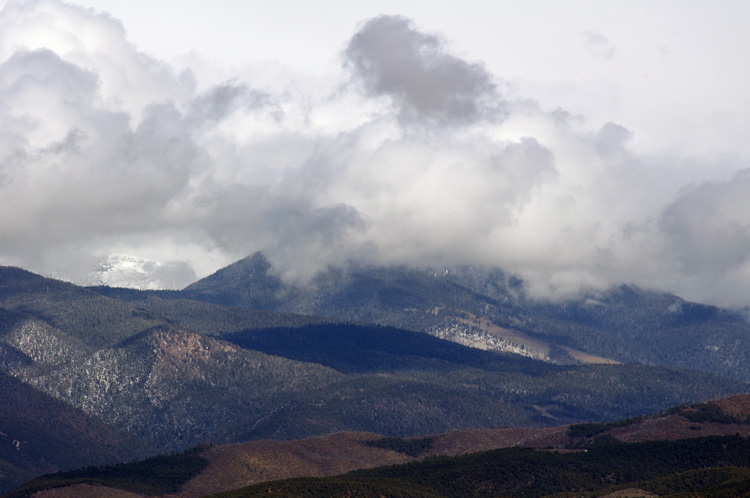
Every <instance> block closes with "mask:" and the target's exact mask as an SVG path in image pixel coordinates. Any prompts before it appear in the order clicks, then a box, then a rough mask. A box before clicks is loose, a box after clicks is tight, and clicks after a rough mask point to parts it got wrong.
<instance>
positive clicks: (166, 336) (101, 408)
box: [0, 253, 750, 492]
mask: <svg viewBox="0 0 750 498" xmlns="http://www.w3.org/2000/svg"><path fill="white" fill-rule="evenodd" d="M748 337H749V335H748V325H747V324H746V323H745V322H744V320H743V318H742V316H741V315H740V314H738V313H735V312H732V311H728V310H722V309H718V308H713V307H709V306H703V305H699V304H695V303H689V302H686V301H684V300H682V299H680V298H678V297H676V296H671V295H668V294H659V293H655V292H647V291H643V290H640V289H636V288H632V287H620V288H617V289H613V290H611V291H608V292H605V293H599V294H596V295H594V294H591V295H587V296H582V297H581V298H580V299H578V300H575V301H568V302H565V303H549V302H538V301H534V300H532V299H529V298H528V297H526V296H525V294H524V292H523V285H522V282H520V281H519V280H518V279H515V278H514V277H512V276H509V275H507V274H505V273H503V272H502V271H500V270H497V269H479V268H450V269H440V270H436V269H430V268H407V267H374V266H364V265H356V264H348V265H345V266H342V267H339V268H330V269H328V270H327V271H325V272H322V273H321V274H319V275H318V276H317V277H316V278H315V279H314V280H313V281H312V282H309V283H306V284H304V285H294V284H290V283H288V282H284V281H283V280H282V279H280V278H279V277H278V276H276V274H275V273H274V270H273V268H272V267H271V265H270V263H269V262H268V260H267V259H266V258H265V257H264V256H263V255H262V254H260V253H258V254H255V255H252V256H250V257H248V258H246V259H244V260H241V261H239V262H237V263H235V264H233V265H230V266H229V267H227V268H224V269H222V270H220V271H218V272H217V273H215V274H214V275H211V276H209V277H207V278H205V279H202V280H200V281H198V282H195V283H194V284H192V285H190V286H188V287H187V288H185V289H184V290H182V291H153V290H152V291H144V290H135V289H125V288H114V287H105V286H96V287H88V288H87V287H81V286H76V285H73V284H70V283H66V282H62V281H59V280H54V279H49V278H44V277H42V276H40V275H36V274H33V273H30V272H28V271H25V270H22V269H19V268H12V267H1V268H0V375H2V377H0V381H2V382H3V383H5V384H4V385H7V386H10V387H8V388H7V389H8V392H18V393H19V394H18V395H17V396H15V397H13V396H8V397H6V398H7V399H4V400H3V404H2V405H0V408H2V412H0V415H1V417H0V423H2V424H3V425H2V426H0V492H3V491H9V490H10V489H12V488H13V487H15V486H18V485H20V484H21V483H23V482H25V481H26V480H28V479H30V478H31V477H33V476H35V475H40V474H42V473H47V472H51V471H55V470H65V471H67V470H72V469H74V468H78V467H83V466H87V465H97V466H98V465H103V464H107V463H115V462H123V461H131V460H133V459H134V458H139V457H148V456H151V455H157V454H160V453H169V452H180V451H184V450H186V449H188V448H191V447H194V446H195V445H199V444H214V445H223V444H229V443H239V442H243V441H253V440H261V439H273V440H278V441H289V440H297V439H299V438H305V437H311V436H325V435H329V434H334V433H338V432H341V431H364V432H368V433H376V434H379V435H381V437H386V438H405V437H416V436H420V437H422V436H426V435H430V434H436V433H443V432H445V431H450V430H456V429H467V430H468V429H489V428H491V427H530V428H545V427H558V426H561V425H565V424H575V423H583V422H607V421H613V420H619V419H626V418H629V417H637V416H639V415H642V414H646V413H653V412H656V411H659V410H664V409H667V408H669V407H671V406H675V405H681V404H685V403H695V402H698V401H704V400H708V399H713V398H717V397H722V396H729V395H731V394H735V393H742V392H747V391H748V384H747V382H748V380H750V367H748V362H747V361H745V360H746V356H747V354H748V351H750V349H748V348H747V347H746V345H748V344H747V341H748V340H749V339H748ZM470 346H471V347H470ZM27 392H28V393H32V394H22V393H27ZM24 397H25V398H28V399H31V400H36V401H34V403H33V404H31V405H29V406H31V408H28V407H24V406H20V405H22V404H23V402H22V401H21V400H22V399H23V398H24ZM29 410H30V411H29ZM24 424H25V425H24ZM29 424H31V425H29ZM33 424H37V425H39V426H44V427H47V428H50V427H52V428H53V429H51V430H49V436H46V435H45V434H46V433H45V432H43V431H41V430H37V429H33V428H32V426H33ZM72 448H75V452H76V455H77V456H76V458H75V459H73V458H69V457H68V456H66V455H68V454H69V453H70V452H71V451H72V450H71V449H72ZM66 452H67V453H66ZM191 458H192V457H191ZM188 460H189V459H188ZM190 461H193V460H190Z"/></svg>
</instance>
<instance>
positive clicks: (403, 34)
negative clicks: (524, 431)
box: [0, 0, 750, 305]
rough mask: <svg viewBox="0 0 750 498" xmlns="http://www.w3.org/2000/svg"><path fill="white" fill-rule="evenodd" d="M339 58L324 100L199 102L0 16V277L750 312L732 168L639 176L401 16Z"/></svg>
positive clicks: (597, 42) (600, 143) (48, 11)
mask: <svg viewBox="0 0 750 498" xmlns="http://www.w3.org/2000/svg"><path fill="white" fill-rule="evenodd" d="M577 33H578V34H579V35H580V33H581V31H580V30H579V31H577ZM594 34H596V33H595V32H593V31H592V32H591V33H590V35H589V39H588V41H589V42H590V43H591V44H592V47H594V48H597V49H598V50H600V52H601V50H603V48H602V47H604V48H607V47H609V46H610V45H608V42H607V41H606V40H605V39H604V35H597V36H601V37H602V38H601V39H600V38H597V37H596V36H594ZM579 41H580V40H579ZM341 48H342V51H341V53H340V54H341V56H342V57H343V60H342V61H341V62H342V66H343V69H342V70H341V73H340V74H338V75H337V77H338V78H339V79H338V81H336V82H334V83H331V84H330V85H329V86H327V87H326V86H324V85H323V86H321V82H322V81H328V80H326V79H322V80H321V79H318V78H313V79H311V83H309V85H308V84H307V83H306V82H305V81H304V79H303V78H302V77H301V76H300V75H297V76H296V77H295V78H296V79H295V81H294V82H293V83H290V84H288V85H287V84H285V85H281V86H279V87H275V86H274V85H273V84H269V82H268V81H264V82H263V84H262V85H260V84H258V85H256V84H255V82H254V80H252V79H251V78H245V77H243V76H242V75H238V76H237V77H236V78H234V79H232V80H228V81H224V82H223V83H221V84H219V85H212V86H209V87H208V88H204V87H202V86H201V83H199V80H201V78H202V76H201V74H198V73H196V72H194V71H192V72H191V71H184V72H181V73H180V74H177V71H175V70H173V69H172V68H171V67H170V66H169V65H167V64H165V63H163V62H160V61H158V60H156V59H155V58H154V57H151V56H148V55H145V54H144V53H142V52H140V51H138V50H136V48H135V47H134V46H133V45H132V44H130V43H129V42H128V40H127V38H126V32H125V28H124V27H123V25H122V24H121V23H119V22H118V21H116V20H115V19H113V18H112V17H110V16H107V15H102V14H98V13H97V12H95V11H93V10H87V9H83V8H79V7H75V6H70V5H66V4H63V3H60V2H57V1H53V0H36V1H33V0H32V1H28V2H25V3H19V4H9V5H7V6H6V7H5V9H4V10H3V11H2V12H0V259H1V260H2V261H3V262H6V263H13V264H19V265H22V266H25V267H28V268H30V269H33V270H37V271H45V272H49V273H55V274H57V275H68V276H70V277H71V278H74V279H75V278H83V276H84V274H85V273H86V272H87V271H88V270H90V268H91V266H92V265H94V264H96V262H98V261H100V260H101V257H102V255H104V256H106V255H109V254H115V253H121V254H133V255H137V256H139V257H142V258H146V259H150V260H157V261H162V262H165V263H168V266H167V267H168V268H171V269H175V270H174V271H175V272H177V273H180V275H182V277H184V276H185V275H188V274H189V273H190V271H189V270H190V269H192V271H194V272H195V273H196V274H197V275H198V276H202V275H205V274H207V273H209V272H211V271H213V270H215V269H217V268H218V267H219V266H222V265H224V264H227V263H229V262H231V261H232V260H234V259H238V258H240V257H243V256H246V255H247V254H249V253H251V252H253V251H256V250H261V249H263V250H266V251H268V254H269V256H270V258H271V260H272V261H273V262H274V263H275V264H276V265H277V266H278V268H279V271H281V273H282V274H283V275H285V276H286V277H288V278H295V279H305V278H307V277H309V276H311V275H312V273H314V271H316V270H317V269H319V268H322V267H324V266H325V265H327V264H332V263H338V262H341V261H345V260H347V259H355V260H357V259H359V260H364V261H369V262H384V263H419V264H423V263H430V264H439V265H450V264H486V265H496V266H499V267H502V268H504V269H507V270H510V271H513V272H516V273H518V274H519V275H520V276H522V277H523V278H525V279H526V281H527V285H528V289H529V291H530V292H532V293H533V295H535V296H540V297H564V296H568V295H571V294H575V293H576V292H577V291H578V290H580V289H581V288H604V287H606V286H608V285H612V284H617V283H621V282H629V283H635V284H640V285H646V286H649V287H658V288H662V289H669V290H672V291H675V292H678V293H682V294H685V295H687V296H688V297H691V298H694V299H700V300H710V301H713V302H717V303H726V304H732V305H746V304H748V303H747V302H745V300H744V299H743V298H742V296H745V295H747V290H750V279H748V277H747V275H749V274H750V270H748V268H750V260H749V259H748V257H747V254H748V250H749V249H750V242H748V241H749V240H750V218H748V217H747V213H750V206H747V201H746V198H750V197H748V196H747V195H746V192H748V188H750V187H749V185H748V174H747V173H746V170H747V169H748V162H747V158H746V157H744V156H743V155H742V152H741V151H740V152H736V153H734V154H730V155H728V156H722V157H721V158H718V156H715V155H712V154H704V155H702V156H695V155H691V156H688V155H680V154H678V153H674V152H672V153H664V152H663V151H662V152H661V153H659V154H644V153H643V152H642V151H641V150H639V148H638V147H637V142H638V131H637V130H636V129H634V128H631V127H630V126H629V125H628V123H624V122H619V121H617V120H616V119H614V118H613V119H612V120H609V121H604V122H603V123H604V124H602V125H595V124H592V122H591V121H587V120H586V116H583V117H581V116H580V115H578V113H577V110H566V109H562V108H555V107H554V106H545V105H543V104H541V103H539V102H537V101H535V100H533V99H531V98H529V97H534V95H527V96H519V95H518V92H517V89H516V90H515V91H510V90H509V88H510V87H508V86H507V85H505V84H504V83H502V81H503V80H502V79H501V78H502V77H503V75H502V74H492V73H491V72H490V70H489V69H488V66H486V65H484V64H482V63H479V62H475V61H469V60H468V59H467V58H466V57H463V56H461V55H457V52H455V51H454V48H453V45H452V43H451V42H449V41H448V40H447V39H446V38H444V37H443V36H442V35H439V34H435V33H431V32H426V31H424V30H422V29H421V28H418V27H416V24H415V23H414V22H413V21H410V20H409V19H406V18H404V17H400V16H390V17H389V16H380V17H376V18H373V19H371V20H370V21H367V22H365V23H363V24H362V25H361V26H360V28H359V29H358V31H357V32H356V33H355V34H354V35H353V36H352V37H351V38H350V39H349V40H346V39H342V40H341ZM620 48H621V44H620V41H619V40H618V51H617V56H616V57H612V60H611V61H607V62H606V63H610V62H612V63H614V62H615V60H617V61H619V60H620V59H621V57H620V55H621V50H620ZM608 53H611V51H610V50H609V49H607V50H605V51H604V52H603V53H600V55H607V54H608ZM622 54H623V57H622V58H626V56H627V53H626V51H625V48H623V50H622ZM210 79H211V78H208V80H210ZM730 152H731V151H730ZM726 157H729V159H728V160H725V158H726ZM185 263H187V264H189V266H190V268H189V269H188V268H187V267H186V266H185V265H184V264H185ZM175 275H176V274H175ZM178 277H179V275H177V276H176V277H175V279H176V280H178V279H179V278H178ZM170 278H171V277H170Z"/></svg>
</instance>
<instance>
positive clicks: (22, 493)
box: [5, 447, 208, 498]
mask: <svg viewBox="0 0 750 498" xmlns="http://www.w3.org/2000/svg"><path fill="white" fill-rule="evenodd" d="M204 449H205V448H203V447H196V448H193V449H191V450H188V451H186V452H183V453H177V454H172V455H163V456H156V457H152V458H148V459H146V460H142V461H139V462H134V463H122V464H118V465H107V466H98V467H87V468H85V469H82V470H74V471H69V472H58V473H57V474H50V475H47V476H43V477H40V478H37V479H34V480H33V481H31V482H29V483H27V484H26V485H24V486H22V487H21V488H18V489H16V490H15V491H13V492H12V493H9V494H7V495H6V496H5V498H25V497H28V496H31V495H32V494H33V493H35V492H37V491H40V490H43V489H51V488H59V487H63V486H70V485H72V484H83V483H85V484H99V485H103V486H108V487H111V488H118V489H123V490H125V491H131V492H133V493H141V494H146V495H157V494H165V493H176V492H177V491H179V490H180V488H181V487H182V485H183V484H185V483H186V482H187V481H188V480H189V479H190V478H191V477H193V476H195V475H196V474H198V473H199V472H200V471H202V470H203V469H204V468H205V467H206V465H208V460H206V459H205V458H203V457H202V456H201V455H200V453H201V451H203V450H204Z"/></svg>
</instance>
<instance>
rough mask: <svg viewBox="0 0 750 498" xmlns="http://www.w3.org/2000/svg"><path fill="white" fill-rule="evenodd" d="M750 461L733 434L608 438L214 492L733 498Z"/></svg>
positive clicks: (749, 474) (746, 478)
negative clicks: (629, 492) (568, 449)
mask: <svg viewBox="0 0 750 498" xmlns="http://www.w3.org/2000/svg"><path fill="white" fill-rule="evenodd" d="M748 466H750V441H748V440H747V439H744V438H740V437H734V436H729V437H706V438H696V439H685V440H680V441H674V442H666V441H656V442H646V443H631V444H623V443H612V442H610V443H606V444H605V443H603V442H602V443H601V444H595V445H592V446H591V447H590V448H589V449H588V450H587V451H581V452H578V453H564V454H562V453H554V452H548V451H535V450H531V449H525V448H506V449H501V450H494V451H489V452H484V453H477V454H473V455H467V456H461V457H452V458H450V457H441V458H433V459H428V460H425V461H422V462H418V463H411V464H405V465H397V466H392V467H383V468H379V469H373V470H363V471H356V472H352V473H350V474H347V475H346V476H340V477H336V478H319V479H294V480H285V481H275V482H268V483H263V484H258V485H255V486H251V487H248V488H245V489H242V490H238V491H235V492H232V493H225V494H219V495H215V496H216V497H217V498H218V497H222V498H225V497H226V498H229V497H231V498H251V497H255V496H258V497H260V496H272V497H277V496H284V497H286V496H300V497H307V496H310V497H312V496H329V497H342V498H343V497H350V496H356V497H361V498H369V497H373V498H374V497H380V496H420V494H421V496H435V497H455V498H462V497H466V498H470V497H494V496H514V497H518V498H536V497H544V496H549V495H555V496H558V497H559V496H578V497H582V496H590V497H594V496H601V495H602V494H604V493H606V492H610V491H614V490H616V489H623V488H626V487H637V488H641V489H645V490H647V491H651V492H658V493H659V494H665V495H671V494H677V493H685V492H690V493H691V494H690V496H729V495H726V494H722V493H726V492H728V490H731V491H733V492H738V491H740V490H741V489H745V488H746V487H747V486H748V483H749V482H750V471H748ZM395 490H398V491H395ZM389 493H390V494H389ZM398 493H402V494H398ZM717 493H718V494H717ZM734 496H742V495H741V494H740V495H734Z"/></svg>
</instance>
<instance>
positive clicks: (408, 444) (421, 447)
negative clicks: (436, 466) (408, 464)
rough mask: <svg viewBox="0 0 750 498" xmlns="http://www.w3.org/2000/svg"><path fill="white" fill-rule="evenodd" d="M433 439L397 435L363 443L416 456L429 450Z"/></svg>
mask: <svg viewBox="0 0 750 498" xmlns="http://www.w3.org/2000/svg"><path fill="white" fill-rule="evenodd" d="M433 441H434V438H431V437H415V438H408V439H404V438H398V437H384V438H381V439H373V440H372V441H366V442H365V444H366V445H367V446H372V447H374V448H382V449H384V450H392V451H398V452H399V453H403V454H404V455H409V456H412V457H418V456H421V455H423V454H424V453H426V452H428V451H429V450H430V448H431V447H432V443H433Z"/></svg>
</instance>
